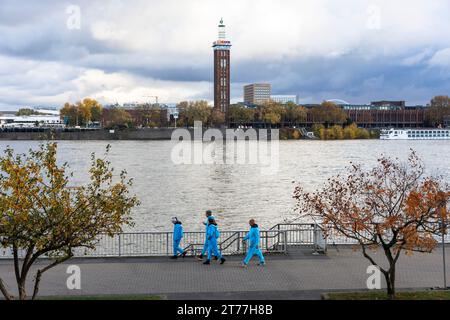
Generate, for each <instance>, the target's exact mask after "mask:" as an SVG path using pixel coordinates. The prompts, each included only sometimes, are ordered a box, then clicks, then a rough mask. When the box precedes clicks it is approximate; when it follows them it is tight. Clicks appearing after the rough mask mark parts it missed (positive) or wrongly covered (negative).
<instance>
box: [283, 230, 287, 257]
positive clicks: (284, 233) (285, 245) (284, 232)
mask: <svg viewBox="0 0 450 320" xmlns="http://www.w3.org/2000/svg"><path fill="white" fill-rule="evenodd" d="M283 237H284V254H288V248H287V231H286V230H284V231H283Z"/></svg>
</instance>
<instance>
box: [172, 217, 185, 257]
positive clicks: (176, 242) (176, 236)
mask: <svg viewBox="0 0 450 320" xmlns="http://www.w3.org/2000/svg"><path fill="white" fill-rule="evenodd" d="M181 239H183V226H182V225H181V222H177V223H175V224H174V225H173V255H174V256H176V255H178V253H180V254H183V252H184V250H183V249H182V248H181V247H180V242H181Z"/></svg>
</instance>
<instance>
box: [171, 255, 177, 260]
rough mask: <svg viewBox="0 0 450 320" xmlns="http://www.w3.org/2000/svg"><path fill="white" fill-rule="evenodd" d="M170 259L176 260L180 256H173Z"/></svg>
mask: <svg viewBox="0 0 450 320" xmlns="http://www.w3.org/2000/svg"><path fill="white" fill-rule="evenodd" d="M170 259H172V260H176V259H178V257H177V256H171V257H170Z"/></svg>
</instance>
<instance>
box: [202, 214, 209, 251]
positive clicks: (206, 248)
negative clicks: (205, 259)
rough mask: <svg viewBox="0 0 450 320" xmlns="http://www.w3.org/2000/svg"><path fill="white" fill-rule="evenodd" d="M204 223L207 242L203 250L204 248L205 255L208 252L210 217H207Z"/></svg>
mask: <svg viewBox="0 0 450 320" xmlns="http://www.w3.org/2000/svg"><path fill="white" fill-rule="evenodd" d="M203 224H204V225H205V244H204V245H203V250H202V256H204V255H205V254H206V253H207V252H208V236H207V233H208V219H206V221H205V222H203Z"/></svg>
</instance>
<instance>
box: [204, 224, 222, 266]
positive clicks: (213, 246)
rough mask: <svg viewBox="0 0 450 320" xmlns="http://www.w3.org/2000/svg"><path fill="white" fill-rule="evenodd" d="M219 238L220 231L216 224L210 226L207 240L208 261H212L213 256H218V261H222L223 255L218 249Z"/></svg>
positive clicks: (207, 231) (207, 230)
mask: <svg viewBox="0 0 450 320" xmlns="http://www.w3.org/2000/svg"><path fill="white" fill-rule="evenodd" d="M218 238H219V230H218V229H217V226H216V225H214V224H210V225H208V228H207V229H206V240H207V242H208V260H211V258H212V256H213V255H214V256H216V257H217V258H218V259H222V254H221V253H220V251H219V249H218V248H217V239H218Z"/></svg>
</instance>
